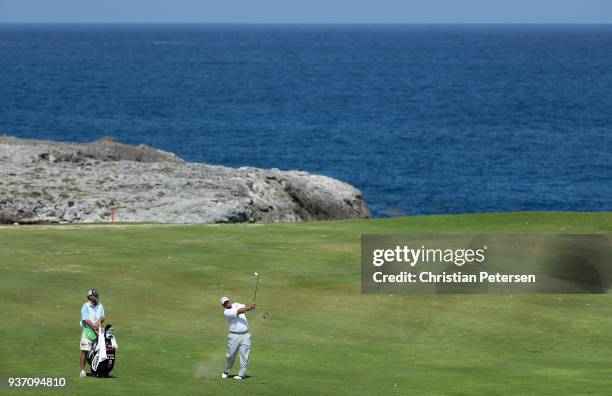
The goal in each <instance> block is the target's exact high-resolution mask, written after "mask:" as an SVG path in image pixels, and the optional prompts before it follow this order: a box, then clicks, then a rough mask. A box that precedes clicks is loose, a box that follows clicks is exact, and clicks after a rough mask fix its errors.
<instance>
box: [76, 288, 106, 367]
mask: <svg viewBox="0 0 612 396" xmlns="http://www.w3.org/2000/svg"><path fill="white" fill-rule="evenodd" d="M87 299H88V300H89V301H88V302H86V303H85V304H83V307H81V322H80V324H81V327H82V328H83V332H82V333H81V373H80V375H79V376H80V377H81V378H84V377H86V376H87V374H86V373H85V362H86V361H87V352H89V351H91V349H92V348H94V345H95V344H94V343H95V341H96V339H97V338H98V335H97V333H96V332H97V330H98V328H99V327H100V326H101V325H102V322H104V319H105V317H104V307H103V306H102V304H101V303H99V302H98V291H97V290H90V291H89V292H87Z"/></svg>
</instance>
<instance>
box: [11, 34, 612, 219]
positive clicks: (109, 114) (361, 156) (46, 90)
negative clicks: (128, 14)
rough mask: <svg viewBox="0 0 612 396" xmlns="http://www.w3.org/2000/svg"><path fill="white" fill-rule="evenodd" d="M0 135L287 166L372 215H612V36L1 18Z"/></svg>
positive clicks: (200, 159) (232, 162)
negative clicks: (358, 195)
mask: <svg viewBox="0 0 612 396" xmlns="http://www.w3.org/2000/svg"><path fill="white" fill-rule="evenodd" d="M0 134H6V135H14V136H19V137H24V138H37V139H54V140H71V141H82V142H84V141H91V140H95V139H99V138H101V137H103V136H114V137H116V138H117V139H118V140H119V141H121V142H124V143H130V144H139V143H146V144H149V145H152V146H155V147H159V148H162V149H164V150H168V151H172V152H175V153H177V154H178V155H180V156H181V157H182V158H184V159H185V160H188V161H198V162H206V163H211V164H219V165H226V166H232V167H239V166H255V167H264V168H280V169H301V170H306V171H309V172H314V173H320V174H324V175H328V176H332V177H335V178H338V179H341V180H344V181H346V182H348V183H351V184H353V185H355V186H356V187H358V188H359V189H361V190H362V191H363V193H364V197H365V200H366V202H368V204H369V206H370V209H371V210H372V212H373V214H374V215H375V216H378V217H385V216H395V215H400V214H405V215H415V214H435V213H468V212H489V211H518V210H546V211H603V210H607V211H609V210H612V25H231V24H228V25H172V24H166V25H129V24H128V25H123V24H116V25H113V24H108V25H104V24H100V25H86V24H84V25H78V24H76V25H63V24H54V25H28V24H23V25H22V24H2V25H0Z"/></svg>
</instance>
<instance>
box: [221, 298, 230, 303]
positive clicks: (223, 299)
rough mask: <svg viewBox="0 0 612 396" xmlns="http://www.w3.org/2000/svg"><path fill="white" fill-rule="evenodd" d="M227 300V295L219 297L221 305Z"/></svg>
mask: <svg viewBox="0 0 612 396" xmlns="http://www.w3.org/2000/svg"><path fill="white" fill-rule="evenodd" d="M229 300H230V299H229V298H227V297H225V296H223V297H221V305H223V304H225V303H226V302H228V301H229Z"/></svg>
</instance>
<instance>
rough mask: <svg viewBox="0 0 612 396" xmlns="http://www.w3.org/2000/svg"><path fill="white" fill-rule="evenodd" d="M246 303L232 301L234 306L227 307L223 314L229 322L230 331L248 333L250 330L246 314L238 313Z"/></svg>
mask: <svg viewBox="0 0 612 396" xmlns="http://www.w3.org/2000/svg"><path fill="white" fill-rule="evenodd" d="M245 306H246V305H244V304H240V303H237V302H235V303H232V307H231V308H229V309H225V310H224V311H223V315H225V319H227V321H228V322H229V331H230V332H233V333H246V332H247V331H249V322H247V318H246V315H245V314H243V313H241V314H240V315H238V310H239V309H240V308H242V307H245Z"/></svg>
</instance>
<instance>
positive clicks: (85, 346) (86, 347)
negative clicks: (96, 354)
mask: <svg viewBox="0 0 612 396" xmlns="http://www.w3.org/2000/svg"><path fill="white" fill-rule="evenodd" d="M94 342H95V341H91V340H88V339H87V338H85V337H84V336H81V351H87V352H89V351H91V348H93V347H94Z"/></svg>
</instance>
